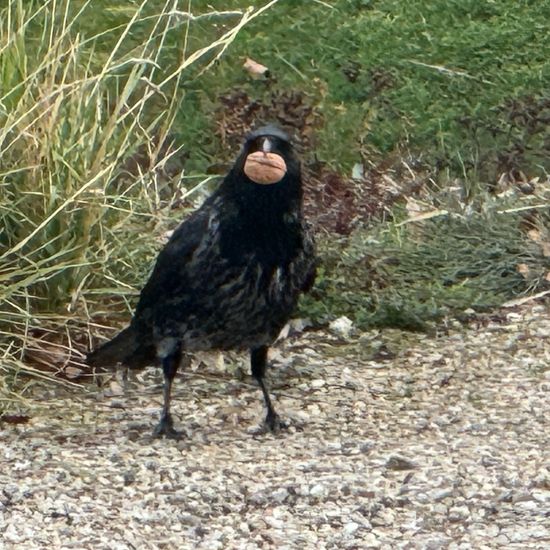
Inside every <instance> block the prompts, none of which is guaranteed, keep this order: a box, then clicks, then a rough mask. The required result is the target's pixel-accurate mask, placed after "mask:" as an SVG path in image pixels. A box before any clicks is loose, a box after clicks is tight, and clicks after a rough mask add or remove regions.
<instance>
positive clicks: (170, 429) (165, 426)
mask: <svg viewBox="0 0 550 550" xmlns="http://www.w3.org/2000/svg"><path fill="white" fill-rule="evenodd" d="M162 436H165V437H167V438H168V439H180V438H181V437H182V436H183V433H182V432H178V431H177V430H175V429H174V421H173V420H172V417H171V416H170V415H168V416H163V417H162V418H161V419H160V422H159V423H158V424H157V426H156V428H155V429H154V430H153V437H162Z"/></svg>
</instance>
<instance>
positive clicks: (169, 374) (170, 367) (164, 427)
mask: <svg viewBox="0 0 550 550" xmlns="http://www.w3.org/2000/svg"><path fill="white" fill-rule="evenodd" d="M180 361H181V347H180V346H178V347H177V348H176V349H175V350H174V351H172V352H171V353H170V354H169V355H167V356H166V357H164V358H163V359H162V370H163V371H164V389H163V396H164V405H163V407H162V412H161V415H160V422H159V423H158V424H157V427H156V428H155V429H154V431H153V436H154V437H160V436H162V435H165V436H166V437H170V438H174V439H176V438H178V437H180V436H181V434H180V432H177V431H176V430H175V429H174V421H173V420H172V415H171V414H170V399H171V392H172V382H173V381H174V376H176V372H177V370H178V367H179V364H180Z"/></svg>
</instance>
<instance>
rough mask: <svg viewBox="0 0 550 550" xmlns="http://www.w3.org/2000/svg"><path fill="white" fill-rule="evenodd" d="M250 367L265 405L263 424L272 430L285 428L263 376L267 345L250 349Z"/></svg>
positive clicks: (265, 365) (276, 430)
mask: <svg viewBox="0 0 550 550" xmlns="http://www.w3.org/2000/svg"><path fill="white" fill-rule="evenodd" d="M250 368H251V370H252V376H253V377H254V378H255V379H256V380H257V381H258V384H259V385H260V388H261V390H262V393H263V395H264V401H265V406H266V407H267V416H266V417H265V425H266V426H267V427H268V428H269V429H270V430H271V431H272V432H275V433H276V432H278V431H280V430H281V429H283V428H286V424H285V423H284V422H283V421H282V420H281V418H280V417H279V415H278V414H277V413H276V412H275V409H274V408H273V404H272V403H271V398H270V397H269V392H268V391H267V387H266V384H265V380H264V376H265V371H266V368H267V346H261V347H259V348H252V349H251V350H250Z"/></svg>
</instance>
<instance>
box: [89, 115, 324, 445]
mask: <svg viewBox="0 0 550 550" xmlns="http://www.w3.org/2000/svg"><path fill="white" fill-rule="evenodd" d="M266 140H267V141H266ZM266 144H267V146H268V147H267V149H268V150H269V151H271V152H272V153H276V154H278V155H280V156H282V157H283V159H284V160H285V163H286V168H287V171H286V174H285V176H284V177H283V178H282V179H281V180H280V181H279V182H277V183H274V184H268V185H262V184H258V183H255V182H253V181H252V180H250V179H249V178H248V177H247V176H246V175H245V173H244V171H243V168H244V164H245V161H246V158H247V156H248V155H249V154H251V153H254V152H256V151H262V147H264V148H265V147H266ZM314 276H315V259H314V248H313V242H312V239H311V237H310V235H309V233H308V231H307V230H306V226H305V222H304V220H303V218H302V185H301V175H300V164H299V161H298V159H297V158H296V157H295V155H294V152H293V150H292V146H291V144H290V140H289V139H288V137H287V136H286V134H284V132H282V131H281V130H279V129H278V128H276V127H273V126H268V127H264V128H261V129H259V130H257V131H256V132H254V133H252V134H251V135H249V136H248V139H247V140H246V142H245V144H244V147H243V149H242V151H241V153H240V155H239V157H238V158H237V160H236V162H235V164H234V166H233V168H232V169H231V170H230V172H229V174H228V175H227V176H226V177H225V179H224V180H223V182H222V184H221V185H220V187H219V188H218V190H217V191H216V192H215V193H214V194H213V195H212V196H211V197H210V198H209V199H207V200H206V201H205V203H204V204H203V205H202V206H201V208H199V209H198V210H197V211H195V212H194V213H193V214H192V215H191V216H190V217H189V218H188V219H187V220H186V221H184V222H183V223H182V224H181V225H180V226H179V227H178V228H177V229H176V231H175V232H174V234H173V235H172V237H171V238H170V240H169V242H168V243H167V245H166V246H165V247H164V249H163V250H162V251H161V252H160V254H159V256H158V258H157V262H156V265H155V267H154V269H153V272H152V273H151V276H150V278H149V280H148V282H147V284H146V285H145V286H144V288H143V290H142V292H141V295H140V299H139V302H138V305H137V308H136V311H135V314H134V317H133V319H132V321H131V323H130V326H129V327H128V328H127V329H125V330H123V331H122V332H121V333H120V334H119V335H117V336H116V337H115V338H114V339H113V340H112V341H110V342H108V343H107V344H105V345H104V346H103V347H101V348H100V349H98V350H96V351H94V352H92V353H91V354H90V355H89V356H88V361H89V363H90V364H94V365H103V366H108V365H114V364H117V363H121V364H123V365H126V366H128V367H130V368H138V367H143V366H146V365H148V364H158V363H159V362H160V363H162V366H163V369H164V373H165V380H166V384H165V407H164V409H163V415H162V418H161V423H160V424H159V426H158V427H157V430H156V433H157V434H166V435H174V434H175V433H176V432H175V431H174V430H173V427H172V419H171V417H170V411H169V404H170V388H171V383H172V379H173V377H174V375H175V372H176V370H177V368H178V365H179V363H180V361H181V359H182V356H185V354H186V353H187V352H193V351H198V350H214V349H216V350H229V349H249V350H250V353H251V367H252V373H253V375H254V376H255V377H256V378H257V379H258V382H259V384H260V387H261V388H262V391H263V393H264V397H265V400H266V405H267V408H268V417H267V419H266V421H267V423H268V425H269V427H270V428H271V429H277V428H278V427H280V424H281V423H280V421H279V419H278V417H277V415H276V413H275V411H274V410H273V407H272V405H271V402H270V400H269V395H268V393H267V390H266V388H265V383H264V381H263V376H264V373H265V368H266V357H267V347H268V346H269V345H270V344H272V343H273V341H274V340H275V338H276V337H277V335H278V334H279V332H280V330H281V329H282V328H283V326H284V325H285V323H286V322H287V321H288V319H289V318H290V316H291V314H292V312H293V310H294V308H295V306H296V303H297V300H298V297H299V294H300V292H302V291H306V290H308V287H310V286H311V284H312V283H313V279H314Z"/></svg>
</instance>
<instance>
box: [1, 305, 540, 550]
mask: <svg viewBox="0 0 550 550" xmlns="http://www.w3.org/2000/svg"><path fill="white" fill-rule="evenodd" d="M549 313H550V307H549V306H548V305H527V306H523V307H521V308H518V309H516V310H514V311H513V312H510V310H504V312H503V313H502V315H501V316H500V317H499V318H497V317H494V318H493V320H491V319H487V321H486V322H485V323H482V324H481V326H480V327H478V328H474V327H470V328H469V329H463V328H460V327H454V328H451V329H450V330H449V333H448V334H442V335H439V336H438V337H436V338H435V337H428V336H425V335H418V334H403V333H399V332H397V331H390V330H388V331H382V332H368V333H364V334H360V335H356V336H355V337H352V338H351V339H347V340H343V339H341V338H338V337H337V336H335V335H333V334H330V333H328V332H315V333H306V334H303V335H302V336H301V337H299V338H294V339H292V338H291V339H288V340H286V341H284V342H283V343H282V344H281V345H280V346H279V347H278V348H277V349H276V350H274V353H273V360H274V362H275V366H274V368H273V369H272V374H273V377H272V378H273V385H274V386H275V388H274V392H273V393H274V394H275V396H276V403H277V405H278V409H279V411H280V412H281V413H282V414H283V416H285V417H286V418H289V419H290V420H291V422H292V427H291V428H290V430H289V431H288V432H287V433H285V434H284V435H281V436H273V435H271V434H258V433H257V427H258V425H259V421H260V419H261V417H262V415H263V411H262V408H261V400H260V392H259V391H258V390H257V389H256V388H255V387H254V385H253V383H252V381H251V379H249V378H248V377H244V376H239V374H240V373H241V367H238V366H237V365H238V364H239V362H238V361H226V364H225V366H223V368H222V365H220V364H219V361H218V362H215V361H214V362H212V361H210V362H208V363H207V364H206V365H204V364H203V365H202V366H201V367H200V368H199V369H197V370H196V371H194V372H188V373H185V374H183V375H182V376H181V377H179V378H178V379H177V383H176V388H175V392H174V395H175V399H174V409H173V410H174V414H175V416H176V418H177V419H178V422H177V425H178V427H179V428H182V429H183V430H184V431H185V432H186V433H187V437H186V438H185V439H183V440H181V441H169V440H152V439H151V437H150V433H151V430H152V428H153V426H154V424H155V423H156V421H157V416H158V409H159V404H160V401H161V391H160V386H159V382H160V380H159V377H158V373H157V372H156V371H154V370H153V369H148V370H147V371H144V373H140V374H139V375H138V377H137V380H134V381H132V384H131V387H130V389H129V390H127V391H126V392H122V391H121V388H120V387H119V385H118V384H117V383H116V381H112V382H111V383H110V385H108V387H107V389H105V390H102V391H101V392H100V393H94V394H88V395H83V392H82V391H81V390H80V389H70V390H64V394H63V395H61V396H60V392H59V390H57V393H56V395H55V396H53V395H48V394H46V393H43V394H41V395H39V396H38V395H37V396H36V397H37V399H38V398H40V400H41V402H42V407H41V408H40V409H33V410H31V413H30V414H31V418H30V419H29V421H28V422H26V423H24V424H18V425H15V424H6V423H4V424H2V425H0V441H2V446H1V447H0V547H1V548H3V549H6V550H10V549H18V550H20V549H34V548H47V549H52V548H85V549H87V548H94V549H121V550H122V549H132V548H136V549H142V548H144V549H148V548H180V549H181V548H204V549H209V550H210V549H230V548H243V549H254V548H274V549H285V548H288V549H290V548H300V549H309V548H312V549H313V548H314V549H322V548H335V549H336V548H411V549H412V548H425V549H434V550H435V549H439V548H449V549H459V548H460V549H466V548H473V549H484V548H506V549H508V548H518V549H526V548H540V549H542V548H549V547H550V471H549V469H550V456H549V448H550V444H549V443H550V441H549V438H550V431H549V424H550V420H549V418H550V403H549V389H550V370H548V369H549V365H550V357H549V355H550V346H549V341H550V315H549Z"/></svg>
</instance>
